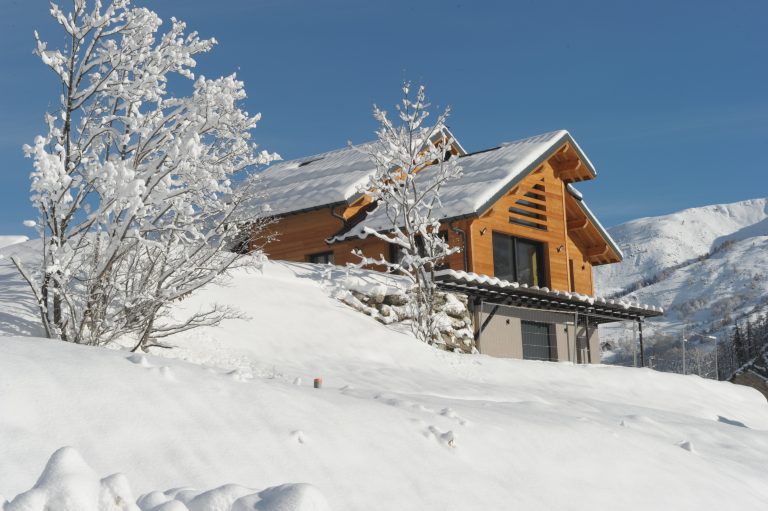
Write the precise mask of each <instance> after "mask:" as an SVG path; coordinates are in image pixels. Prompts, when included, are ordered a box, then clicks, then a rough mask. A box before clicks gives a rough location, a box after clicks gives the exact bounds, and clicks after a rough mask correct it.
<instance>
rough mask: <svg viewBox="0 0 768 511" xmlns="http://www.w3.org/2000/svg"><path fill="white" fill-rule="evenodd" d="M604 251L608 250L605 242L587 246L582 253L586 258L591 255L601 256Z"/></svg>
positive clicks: (589, 257)
mask: <svg viewBox="0 0 768 511" xmlns="http://www.w3.org/2000/svg"><path fill="white" fill-rule="evenodd" d="M606 252H608V245H607V244H605V245H595V246H592V247H587V249H586V250H585V251H584V255H585V256H587V258H588V259H591V258H593V257H602V256H604V255H605V253H606Z"/></svg>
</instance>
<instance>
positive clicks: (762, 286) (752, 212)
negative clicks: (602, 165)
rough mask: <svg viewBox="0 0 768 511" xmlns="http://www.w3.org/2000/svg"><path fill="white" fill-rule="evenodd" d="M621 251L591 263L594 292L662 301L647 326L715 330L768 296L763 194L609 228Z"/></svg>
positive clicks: (767, 215) (767, 203)
mask: <svg viewBox="0 0 768 511" xmlns="http://www.w3.org/2000/svg"><path fill="white" fill-rule="evenodd" d="M609 231H610V233H611V235H612V236H613V237H614V239H616V241H617V242H618V243H619V246H620V247H621V249H622V251H623V252H624V255H625V259H624V261H623V262H621V263H618V264H611V265H606V266H601V267H598V268H596V270H595V286H596V289H597V292H598V293H599V294H605V295H614V296H621V297H628V298H631V299H632V300H637V301H640V302H641V303H647V304H651V305H658V306H661V307H663V308H664V309H665V315H664V316H663V317H661V318H658V319H654V320H652V321H651V323H650V327H651V329H650V332H651V333H654V332H657V333H671V332H675V331H680V330H681V329H682V327H683V326H684V325H685V326H686V327H687V328H689V331H701V330H706V331H713V332H714V331H717V330H718V329H719V328H720V322H721V321H722V320H724V319H725V320H728V319H737V318H741V317H742V316H744V315H745V314H749V313H750V312H751V311H752V310H753V309H754V307H755V306H759V305H760V304H764V303H767V302H768V256H766V254H768V199H754V200H748V201H743V202H736V203H733V204H723V205H715V206H706V207H701V208H693V209H686V210H684V211H680V212H678V213H674V214H671V215H666V216H661V217H653V218H641V219H639V220H633V221H631V222H627V223H625V224H622V225H619V226H616V227H613V228H611V229H609Z"/></svg>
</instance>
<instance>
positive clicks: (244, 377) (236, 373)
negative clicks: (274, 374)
mask: <svg viewBox="0 0 768 511" xmlns="http://www.w3.org/2000/svg"><path fill="white" fill-rule="evenodd" d="M227 376H229V377H230V378H232V379H233V380H235V381H239V382H243V383H244V382H247V381H250V380H252V379H253V377H252V376H250V375H248V374H245V373H244V372H242V371H241V370H240V369H233V370H232V371H229V372H228V373H227Z"/></svg>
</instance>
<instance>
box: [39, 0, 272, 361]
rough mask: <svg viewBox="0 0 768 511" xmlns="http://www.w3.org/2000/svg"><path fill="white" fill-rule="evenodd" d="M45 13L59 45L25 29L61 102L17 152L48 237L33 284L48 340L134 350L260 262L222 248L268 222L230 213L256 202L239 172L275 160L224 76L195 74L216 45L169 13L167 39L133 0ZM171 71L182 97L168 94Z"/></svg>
mask: <svg viewBox="0 0 768 511" xmlns="http://www.w3.org/2000/svg"><path fill="white" fill-rule="evenodd" d="M51 15H52V16H53V17H54V19H55V20H56V22H57V23H58V24H59V25H60V27H61V28H62V29H63V31H64V32H65V33H66V35H67V40H68V44H67V46H66V47H65V48H63V49H61V50H60V49H49V48H48V44H47V43H46V42H45V41H43V40H42V39H41V38H40V37H39V35H38V34H37V33H36V34H35V40H36V53H37V55H38V56H39V57H40V59H41V60H42V62H43V64H45V65H46V66H48V67H49V68H51V70H52V71H53V72H54V74H55V76H56V77H57V80H58V81H59V83H60V85H61V88H62V95H61V101H60V105H59V108H58V109H57V111H55V112H52V113H50V114H48V115H47V116H46V124H47V127H48V132H47V133H46V134H45V135H40V136H38V137H36V138H35V141H34V144H32V145H29V146H25V148H24V149H25V152H26V154H27V156H29V157H30V158H32V160H33V166H34V171H33V172H32V175H31V178H32V187H31V188H32V202H33V203H34V205H35V206H36V207H37V209H38V212H39V222H38V224H37V225H38V229H39V233H40V236H41V238H43V239H44V243H43V258H42V259H43V261H44V263H43V264H42V265H41V267H40V268H38V270H37V272H36V273H37V274H36V275H29V279H30V282H35V284H34V287H35V289H36V291H37V293H38V295H39V300H38V301H39V302H40V303H41V311H42V312H41V315H42V316H43V321H48V324H50V326H51V328H50V334H49V335H50V336H51V337H60V338H62V339H65V340H69V341H72V342H78V343H88V344H103V343H105V342H108V341H111V340H113V339H115V338H118V337H120V336H123V335H128V334H131V335H136V336H138V338H139V339H141V340H142V341H141V342H140V345H141V346H142V347H143V346H145V345H146V343H149V342H151V339H153V338H154V337H153V336H154V333H155V332H157V329H158V328H160V327H158V326H157V325H160V324H162V325H163V327H162V328H163V329H164V332H176V331H182V330H179V328H187V327H189V326H190V325H198V324H202V323H200V322H199V321H197V320H195V321H192V322H191V323H185V322H183V323H182V326H174V324H173V322H172V321H171V320H170V319H169V318H170V315H169V307H170V304H172V303H173V301H174V300H178V299H181V298H183V297H184V296H187V295H188V294H189V293H191V292H193V291H195V290H197V289H199V288H200V287H201V286H203V285H205V284H207V283H209V282H211V281H212V280H213V279H215V278H216V277H217V276H218V275H221V274H222V273H223V272H225V271H227V270H228V269H230V268H232V267H233V266H236V265H238V264H247V263H248V262H249V261H255V260H257V259H258V258H243V256H242V255H241V254H239V253H234V252H232V251H230V249H231V247H233V246H234V245H236V244H237V243H239V242H240V241H241V240H240V236H241V234H240V232H241V231H240V229H238V224H248V225H250V226H251V228H252V229H253V232H254V233H255V234H258V233H259V229H260V228H261V227H263V226H265V225H266V224H267V223H269V222H270V220H269V219H268V218H265V217H263V216H261V215H257V214H254V215H251V216H248V215H247V214H246V213H247V212H245V211H243V212H241V211H240V205H241V204H242V203H243V202H244V201H245V199H246V198H248V197H249V196H251V195H252V194H256V193H261V191H260V190H259V189H258V183H257V181H258V180H257V178H256V177H255V176H254V175H249V174H248V172H249V170H250V169H253V168H255V167H256V166H259V165H263V164H266V163H268V162H270V161H271V160H273V159H275V158H276V157H277V156H276V155H274V154H269V153H267V152H265V151H258V150H257V147H256V145H255V144H254V143H253V141H252V140H251V133H250V132H251V130H252V129H253V128H255V127H256V125H257V123H258V121H259V119H260V115H259V114H256V115H250V114H248V112H246V111H245V110H243V109H242V107H241V104H242V102H243V101H244V100H245V99H246V94H245V88H244V84H243V83H242V82H241V81H239V80H237V77H236V76H235V75H234V74H233V75H229V76H224V77H220V78H214V79H208V78H206V77H204V76H195V74H194V73H193V71H192V70H193V69H194V68H195V66H196V64H197V63H196V60H195V57H196V55H198V54H200V53H204V52H208V51H210V50H211V49H212V48H213V46H214V45H215V44H216V41H215V40H214V39H203V38H201V37H200V36H199V35H198V34H197V32H191V33H186V24H185V23H183V22H181V21H179V20H176V19H175V18H171V20H170V26H169V28H168V30H167V31H166V32H164V33H163V32H161V27H162V25H163V22H162V20H161V19H160V18H159V16H158V15H157V14H156V13H154V12H152V11H151V10H149V9H146V8H139V7H133V6H132V5H131V2H130V0H114V1H112V2H108V3H107V4H106V5H104V4H102V2H101V1H98V0H94V1H92V2H88V1H85V0H77V1H75V2H74V6H73V10H72V12H69V13H65V12H64V11H63V10H62V9H61V8H59V7H58V6H57V5H56V4H52V7H51ZM172 75H176V76H178V77H181V78H184V79H186V83H187V88H188V94H186V95H177V94H173V93H171V91H169V90H168V83H169V78H170V77H171V76H172ZM181 88H183V85H182V86H180V87H179V89H181ZM37 283H39V284H37ZM214 311H215V309H214ZM202 314H203V316H202V317H203V318H207V317H208V316H206V315H205V314H207V313H206V312H205V311H203V312H202ZM214 315H215V314H214ZM158 320H160V321H158Z"/></svg>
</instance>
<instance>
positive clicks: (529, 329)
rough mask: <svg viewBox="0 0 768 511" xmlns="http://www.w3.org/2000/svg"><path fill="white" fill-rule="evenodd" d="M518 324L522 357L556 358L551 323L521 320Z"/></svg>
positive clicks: (529, 358)
mask: <svg viewBox="0 0 768 511" xmlns="http://www.w3.org/2000/svg"><path fill="white" fill-rule="evenodd" d="M520 326H521V330H522V338H523V358H524V359H526V360H552V361H555V360H557V342H556V340H555V335H554V328H553V325H551V324H549V323H539V322H536V321H521V322H520Z"/></svg>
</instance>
